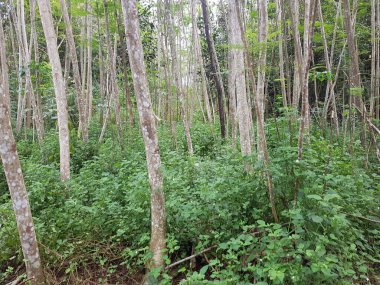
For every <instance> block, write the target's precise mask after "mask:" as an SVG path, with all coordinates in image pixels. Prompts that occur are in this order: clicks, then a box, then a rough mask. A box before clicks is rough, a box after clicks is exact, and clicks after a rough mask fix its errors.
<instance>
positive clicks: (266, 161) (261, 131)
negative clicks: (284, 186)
mask: <svg viewBox="0 0 380 285" xmlns="http://www.w3.org/2000/svg"><path fill="white" fill-rule="evenodd" d="M259 1H260V2H259V6H260V7H261V6H265V7H261V13H264V15H263V16H264V17H265V11H267V3H266V0H259ZM235 3H236V7H239V0H235ZM263 8H264V9H263ZM237 17H238V21H239V28H240V32H241V33H240V34H241V36H242V41H243V44H244V50H245V54H246V57H247V62H248V66H249V68H248V73H249V77H250V80H251V81H252V85H251V86H252V93H253V94H255V93H257V92H256V85H255V83H256V78H255V75H254V73H253V70H254V69H253V59H252V55H251V54H250V53H249V49H248V43H247V39H246V37H245V34H244V33H243V24H242V20H241V17H240V14H239V13H237ZM255 109H256V116H257V118H258V119H257V130H258V133H259V134H258V135H259V137H260V138H261V144H262V148H263V149H262V150H263V163H264V172H265V175H266V178H267V183H268V185H267V187H268V194H269V201H270V204H271V210H272V215H273V219H274V221H275V222H276V223H278V222H279V218H278V215H277V210H276V203H275V197H274V192H273V179H272V173H271V172H270V170H269V166H270V161H269V154H268V146H267V140H266V136H265V129H264V125H263V124H262V123H261V122H263V120H259V118H261V116H264V114H261V113H260V108H259V107H258V104H257V102H256V104H255Z"/></svg>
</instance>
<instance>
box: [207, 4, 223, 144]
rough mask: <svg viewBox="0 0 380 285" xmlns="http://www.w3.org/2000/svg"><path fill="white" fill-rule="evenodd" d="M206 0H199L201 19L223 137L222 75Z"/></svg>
mask: <svg viewBox="0 0 380 285" xmlns="http://www.w3.org/2000/svg"><path fill="white" fill-rule="evenodd" d="M206 1H207V0H201V3H202V12H203V21H204V25H205V35H206V41H207V46H208V52H209V56H210V59H211V69H212V72H213V74H214V79H215V85H216V90H217V93H218V110H219V120H220V133H221V136H222V138H223V139H225V138H226V126H225V114H224V102H223V100H224V98H225V95H224V87H223V81H222V76H221V74H220V70H219V68H218V67H219V63H218V58H217V56H216V51H215V46H214V41H213V40H212V35H211V34H210V33H211V29H210V19H209V13H208V7H207V2H206Z"/></svg>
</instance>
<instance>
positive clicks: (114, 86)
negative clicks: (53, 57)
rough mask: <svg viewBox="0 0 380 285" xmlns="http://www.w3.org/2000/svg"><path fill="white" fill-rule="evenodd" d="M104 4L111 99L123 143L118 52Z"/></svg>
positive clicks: (119, 138)
mask: <svg viewBox="0 0 380 285" xmlns="http://www.w3.org/2000/svg"><path fill="white" fill-rule="evenodd" d="M103 5H104V15H105V26H106V45H107V53H108V67H109V74H110V79H111V99H112V100H111V101H113V103H114V106H115V120H116V126H117V134H118V140H119V143H120V144H121V143H122V137H123V133H122V132H123V131H122V130H123V128H122V124H121V113H120V97H119V96H120V91H119V85H118V82H117V76H116V66H115V62H116V58H115V55H114V53H115V54H116V50H114V51H112V47H111V39H110V31H109V22H108V8H107V1H106V0H103Z"/></svg>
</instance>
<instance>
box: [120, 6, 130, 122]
mask: <svg viewBox="0 0 380 285" xmlns="http://www.w3.org/2000/svg"><path fill="white" fill-rule="evenodd" d="M116 17H117V21H118V25H119V29H118V30H119V37H120V44H121V46H122V49H121V62H122V64H123V71H124V90H125V105H126V107H127V117H128V121H129V126H130V127H133V104H132V99H131V91H130V88H129V78H128V55H127V43H126V41H125V31H124V30H123V28H122V26H121V22H122V20H121V17H120V16H119V13H117V14H116Z"/></svg>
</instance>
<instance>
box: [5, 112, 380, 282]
mask: <svg viewBox="0 0 380 285" xmlns="http://www.w3.org/2000/svg"><path fill="white" fill-rule="evenodd" d="M267 132H268V140H269V145H270V146H271V147H270V154H271V159H272V161H273V164H272V169H271V171H272V173H273V180H274V184H275V185H276V188H275V189H276V195H277V197H278V207H279V212H280V213H281V214H280V219H281V224H273V223H272V218H271V213H270V207H269V201H268V197H267V195H266V186H265V181H264V179H263V177H262V174H261V171H260V167H261V165H260V164H255V166H254V167H253V169H252V171H250V172H249V173H247V172H246V171H245V169H244V163H243V162H242V159H243V158H242V157H241V154H240V153H239V152H237V151H234V150H233V149H232V148H231V147H230V146H229V144H228V143H224V144H221V142H220V141H219V140H218V139H216V138H215V137H214V136H213V135H212V133H211V132H210V128H209V127H208V126H207V125H202V124H197V125H195V126H194V127H193V138H194V146H195V155H194V156H193V157H188V156H187V155H186V151H185V148H186V142H185V141H184V139H182V138H183V137H184V136H183V133H182V130H181V129H180V128H178V134H177V143H176V145H173V140H172V138H171V134H169V133H168V132H167V131H166V128H164V127H161V128H160V132H159V136H160V139H161V152H162V158H163V169H164V177H165V191H166V207H167V224H168V238H167V241H168V252H167V263H168V264H170V263H172V262H174V261H176V260H180V259H182V258H185V257H187V256H190V255H191V254H192V253H194V252H200V251H202V250H204V249H207V248H209V247H211V246H213V245H216V247H215V248H212V250H209V251H208V252H206V253H205V254H204V255H200V256H198V257H197V258H196V260H195V262H189V261H188V262H183V263H181V264H179V265H178V266H176V267H173V268H171V269H170V270H166V271H165V274H164V281H162V283H161V284H171V282H173V280H179V279H183V281H181V282H182V283H181V284H200V283H202V282H205V281H204V280H221V281H220V282H219V283H218V284H250V283H252V282H253V281H256V282H258V283H256V284H267V283H268V284H283V283H291V284H352V283H353V282H354V283H360V284H369V283H370V282H371V281H372V282H373V284H376V282H378V279H379V277H378V274H379V273H378V267H376V264H377V262H378V261H379V259H380V256H379V251H378V249H379V246H380V239H379V237H380V229H379V225H378V224H376V223H374V222H373V221H370V220H367V219H368V218H371V217H372V218H373V219H376V218H378V217H376V215H377V214H376V213H378V211H379V204H380V195H379V191H380V187H379V185H380V176H379V174H378V172H377V167H378V165H377V164H376V163H375V164H373V163H371V162H369V163H367V162H366V153H365V152H364V151H363V150H362V148H361V146H360V142H359V141H356V140H355V141H354V143H353V144H352V146H351V149H350V152H351V153H349V152H348V149H347V147H346V146H345V143H344V142H342V141H340V140H339V139H337V138H330V137H328V136H324V135H323V134H321V133H320V131H318V130H315V131H313V135H312V136H311V137H310V144H309V145H308V148H307V149H306V150H305V158H304V160H303V161H301V162H298V161H297V148H296V145H289V137H290V134H289V132H288V130H287V120H286V118H284V117H280V118H277V120H276V121H270V123H268V125H267ZM91 133H92V134H93V136H94V140H95V138H96V135H97V134H96V129H93V130H92V132H91ZM294 135H295V134H294ZM109 136H110V137H109V138H107V139H106V141H105V142H104V143H103V144H97V143H89V144H84V143H83V142H81V141H80V140H77V139H76V136H75V133H74V132H73V136H72V142H73V147H72V153H71V154H72V172H73V173H74V175H73V177H72V179H71V180H70V181H69V182H68V183H67V184H64V183H62V182H60V179H59V168H58V167H57V165H58V156H57V154H58V140H57V137H56V134H55V132H51V133H49V134H48V135H47V136H46V139H45V143H44V145H43V146H42V147H40V146H39V145H38V144H37V143H32V144H31V142H30V140H23V139H21V140H20V141H19V143H18V150H19V153H20V156H21V157H22V161H23V163H22V164H23V168H24V171H25V179H26V184H27V188H28V190H29V195H30V201H31V206H32V212H33V215H34V220H35V227H36V229H37V233H38V238H39V241H40V245H41V249H40V251H41V252H42V256H43V260H44V262H45V265H46V270H47V273H48V275H49V278H50V280H51V282H53V280H56V281H57V280H59V281H61V282H62V281H64V283H67V284H74V283H75V284H83V283H82V282H85V280H87V278H90V279H91V280H92V281H93V282H95V283H99V284H100V283H104V284H110V283H111V284H129V283H131V284H133V280H134V279H135V280H140V279H139V278H140V277H141V275H142V272H143V266H144V264H145V261H146V259H147V258H149V250H148V243H149V228H150V224H149V191H148V188H149V186H148V184H147V180H146V175H147V173H146V166H145V161H144V159H145V158H144V148H143V143H142V140H141V138H140V136H139V133H138V130H137V129H131V130H129V132H128V136H127V140H126V143H125V144H124V147H123V149H120V147H119V146H118V143H117V142H115V140H113V139H112V133H111V132H110V133H109ZM293 144H294V143H293ZM245 160H246V161H248V162H249V163H252V161H251V160H250V159H248V158H245ZM2 181H4V180H2ZM297 183H298V184H299V185H300V188H299V192H298V199H297V204H296V205H295V204H294V195H295V187H294V185H295V184H297ZM1 195H2V196H1V206H0V216H1V221H2V222H1V231H0V243H1V244H2V245H3V246H2V254H1V260H0V264H3V266H2V271H3V273H1V280H3V281H2V282H4V280H6V279H8V278H9V277H11V276H13V275H14V274H17V273H18V272H15V271H17V270H20V268H19V264H20V262H21V261H22V257H21V256H22V255H20V249H19V242H18V239H17V232H16V226H15V220H14V216H13V214H12V205H11V201H10V199H9V194H8V191H7V189H6V186H5V184H4V182H2V184H1ZM191 264H192V266H193V267H191ZM370 280H371V281H370ZM376 280H377V281H376ZM259 282H261V283H259Z"/></svg>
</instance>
